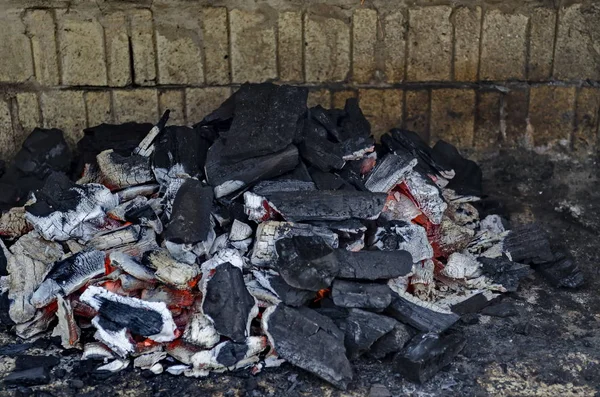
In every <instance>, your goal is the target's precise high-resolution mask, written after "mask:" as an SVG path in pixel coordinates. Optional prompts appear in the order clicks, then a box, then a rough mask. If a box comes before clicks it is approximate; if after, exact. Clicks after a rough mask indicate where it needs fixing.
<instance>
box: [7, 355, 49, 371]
mask: <svg viewBox="0 0 600 397" xmlns="http://www.w3.org/2000/svg"><path fill="white" fill-rule="evenodd" d="M59 363H60V358H59V357H56V356H52V355H45V356H32V355H23V356H17V359H16V360H15V370H16V371H22V370H25V369H31V368H36V367H46V368H53V367H55V366H57V365H58V364H59Z"/></svg>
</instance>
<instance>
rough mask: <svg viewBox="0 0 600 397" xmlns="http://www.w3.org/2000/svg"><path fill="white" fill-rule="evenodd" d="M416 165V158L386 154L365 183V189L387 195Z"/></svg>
mask: <svg viewBox="0 0 600 397" xmlns="http://www.w3.org/2000/svg"><path fill="white" fill-rule="evenodd" d="M415 165H417V159H416V158H402V157H400V156H397V155H394V154H388V155H387V156H385V157H384V158H383V160H382V161H381V162H379V163H378V164H377V165H376V166H375V169H374V170H373V171H372V172H371V173H370V174H369V177H368V178H367V180H366V181H365V188H366V189H367V190H369V191H371V192H375V193H377V192H378V193H389V191H390V190H392V189H393V188H394V187H396V185H398V184H400V183H401V182H402V181H404V178H405V177H406V175H408V173H409V172H410V171H412V169H413V168H414V167H415Z"/></svg>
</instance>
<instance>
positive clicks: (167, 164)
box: [152, 126, 212, 184]
mask: <svg viewBox="0 0 600 397" xmlns="http://www.w3.org/2000/svg"><path fill="white" fill-rule="evenodd" d="M211 144H212V142H210V141H209V140H208V139H206V138H204V137H203V136H202V135H201V134H199V133H198V131H196V130H194V129H192V128H189V127H184V126H168V127H165V129H164V130H163V131H162V133H161V134H160V135H159V136H158V137H157V139H156V143H155V148H154V154H153V157H152V164H153V167H154V174H155V175H156V178H157V180H158V181H159V182H160V183H161V184H164V183H166V182H167V181H168V179H169V177H173V176H174V175H173V174H174V173H177V174H187V175H189V176H190V177H192V178H198V177H200V176H202V174H203V173H204V164H205V163H206V155H207V152H208V148H209V147H210V145H211Z"/></svg>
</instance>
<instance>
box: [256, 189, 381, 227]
mask: <svg viewBox="0 0 600 397" xmlns="http://www.w3.org/2000/svg"><path fill="white" fill-rule="evenodd" d="M386 197H387V195H386V194H385V193H370V192H346V191H340V190H336V191H331V190H330V191H326V190H318V191H300V192H277V193H273V194H270V195H268V196H267V199H268V200H269V203H270V204H272V206H273V207H274V208H275V209H276V211H277V212H279V213H280V214H281V215H282V216H283V217H284V219H286V220H287V221H292V222H295V221H312V220H333V221H335V220H344V219H350V218H358V219H374V218H376V217H378V216H379V214H380V213H381V211H382V210H383V205H384V204H385V199H386Z"/></svg>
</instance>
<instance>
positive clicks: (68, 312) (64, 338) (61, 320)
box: [52, 295, 81, 349]
mask: <svg viewBox="0 0 600 397" xmlns="http://www.w3.org/2000/svg"><path fill="white" fill-rule="evenodd" d="M57 301H58V311H57V313H56V317H58V324H57V325H56V327H54V330H53V331H52V336H59V337H60V341H61V345H62V347H64V348H65V349H72V348H74V347H77V346H78V342H79V337H80V336H81V330H80V329H79V327H78V326H77V323H76V322H75V317H74V316H73V308H72V307H71V302H70V301H69V300H68V299H64V298H63V297H62V296H60V295H59V296H58V299H57Z"/></svg>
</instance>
